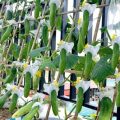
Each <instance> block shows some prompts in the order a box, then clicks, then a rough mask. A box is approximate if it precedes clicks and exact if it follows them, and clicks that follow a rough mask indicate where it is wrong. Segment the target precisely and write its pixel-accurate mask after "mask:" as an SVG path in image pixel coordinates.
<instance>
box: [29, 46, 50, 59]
mask: <svg viewBox="0 0 120 120" xmlns="http://www.w3.org/2000/svg"><path fill="white" fill-rule="evenodd" d="M49 49H50V48H48V47H41V48H37V49H34V50H32V51H31V52H30V54H29V55H30V57H32V58H35V57H38V56H40V53H41V52H45V51H48V50H49Z"/></svg>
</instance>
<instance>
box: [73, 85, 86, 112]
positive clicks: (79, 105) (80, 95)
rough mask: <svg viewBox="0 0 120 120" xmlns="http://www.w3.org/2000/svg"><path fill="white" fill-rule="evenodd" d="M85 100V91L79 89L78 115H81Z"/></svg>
mask: <svg viewBox="0 0 120 120" xmlns="http://www.w3.org/2000/svg"><path fill="white" fill-rule="evenodd" d="M83 100H84V93H83V89H82V88H81V87H79V88H78V93H77V103H76V111H75V112H76V113H79V112H80V111H81V109H82V105H83Z"/></svg>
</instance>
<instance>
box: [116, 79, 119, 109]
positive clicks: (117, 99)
mask: <svg viewBox="0 0 120 120" xmlns="http://www.w3.org/2000/svg"><path fill="white" fill-rule="evenodd" d="M116 105H117V107H120V81H119V82H118V84H117V96H116Z"/></svg>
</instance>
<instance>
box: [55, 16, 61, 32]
mask: <svg viewBox="0 0 120 120" xmlns="http://www.w3.org/2000/svg"><path fill="white" fill-rule="evenodd" d="M61 27H62V16H58V17H57V18H56V29H57V30H59V31H61Z"/></svg>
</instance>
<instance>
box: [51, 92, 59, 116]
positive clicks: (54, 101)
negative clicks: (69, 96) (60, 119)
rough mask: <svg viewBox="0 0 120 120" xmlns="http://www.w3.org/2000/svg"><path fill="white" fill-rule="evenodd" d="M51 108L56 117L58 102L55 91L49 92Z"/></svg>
mask: <svg viewBox="0 0 120 120" xmlns="http://www.w3.org/2000/svg"><path fill="white" fill-rule="evenodd" d="M51 106H52V111H53V113H54V115H55V116H57V115H58V100H57V93H56V91H55V90H53V91H52V92H51Z"/></svg>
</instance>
